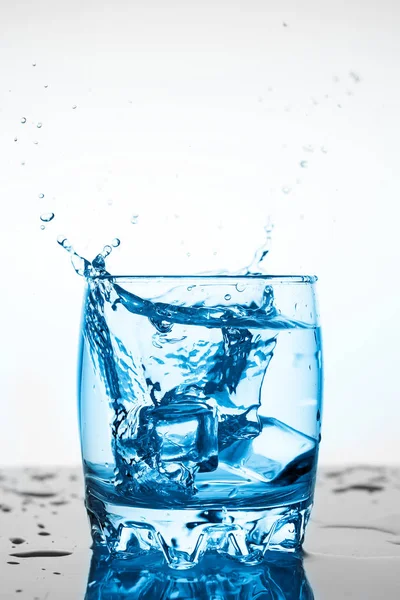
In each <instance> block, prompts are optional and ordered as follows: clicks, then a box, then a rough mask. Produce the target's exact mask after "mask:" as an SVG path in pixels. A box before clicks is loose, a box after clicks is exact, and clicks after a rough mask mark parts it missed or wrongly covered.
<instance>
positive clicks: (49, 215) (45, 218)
mask: <svg viewBox="0 0 400 600" xmlns="http://www.w3.org/2000/svg"><path fill="white" fill-rule="evenodd" d="M53 219H54V213H52V212H48V213H43V214H42V215H40V220H41V221H44V222H45V223H49V222H50V221H52V220H53Z"/></svg>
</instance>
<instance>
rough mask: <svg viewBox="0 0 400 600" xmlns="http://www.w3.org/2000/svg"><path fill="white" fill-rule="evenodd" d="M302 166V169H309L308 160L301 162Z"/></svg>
mask: <svg viewBox="0 0 400 600" xmlns="http://www.w3.org/2000/svg"><path fill="white" fill-rule="evenodd" d="M300 166H301V168H302V169H307V167H308V160H302V161H300Z"/></svg>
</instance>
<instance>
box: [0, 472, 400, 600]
mask: <svg viewBox="0 0 400 600" xmlns="http://www.w3.org/2000/svg"><path fill="white" fill-rule="evenodd" d="M90 544H91V540H90V536H89V528H88V523H87V518H86V512H85V509H84V505H83V480H82V476H81V472H80V470H79V469H56V468H54V469H46V470H43V469H23V470H22V469H21V470H3V471H2V472H1V474H0V551H1V557H2V562H1V576H0V598H7V599H11V598H19V599H21V600H22V599H30V600H64V599H68V600H84V599H86V600H120V599H121V600H125V599H130V600H161V599H162V600H172V599H174V600H175V599H177V600H181V599H182V600H183V599H189V598H199V599H203V598H204V599H209V600H223V599H227V600H253V599H254V600H267V599H270V600H272V599H273V600H281V599H284V600H311V599H312V598H315V599H317V600H319V599H321V600H331V599H332V600H341V599H342V598H354V599H363V600H374V599H380V600H397V599H400V468H395V467H388V468H382V467H372V466H370V467H368V466H364V467H357V466H354V467H348V468H338V469H322V470H320V472H319V479H318V484H317V492H316V499H315V506H314V509H313V513H312V517H311V521H310V523H309V525H308V529H307V534H306V542H305V545H304V552H303V555H302V556H301V557H299V556H295V555H291V554H283V553H277V552H269V553H268V552H267V553H266V560H265V563H264V564H262V565H257V566H254V567H244V566H241V565H238V564H237V563H236V562H233V561H230V560H222V559H221V560H219V559H218V558H216V557H215V556H211V557H209V558H208V559H206V560H205V561H203V563H201V565H200V566H199V567H198V568H196V569H192V570H189V571H185V572H174V571H171V570H170V569H168V568H166V567H165V566H164V565H163V564H162V562H161V561H159V562H158V563H157V562H156V563H154V562H153V561H152V562H149V561H148V560H146V559H142V560H141V561H136V562H135V564H134V565H132V564H129V563H127V562H126V561H115V560H114V561H111V560H110V559H109V557H107V556H104V555H96V556H92V552H91V550H90Z"/></svg>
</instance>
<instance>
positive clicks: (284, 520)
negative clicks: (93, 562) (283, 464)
mask: <svg viewBox="0 0 400 600" xmlns="http://www.w3.org/2000/svg"><path fill="white" fill-rule="evenodd" d="M86 507H87V510H88V514H89V519H90V523H91V529H92V537H93V545H94V547H97V546H105V547H106V548H107V549H108V551H109V552H110V553H111V554H115V555H117V556H118V557H119V558H136V557H138V556H141V555H143V554H148V553H162V555H163V556H164V559H165V561H166V563H167V564H168V566H169V567H171V568H173V569H190V568H191V567H194V566H195V565H197V564H198V562H199V560H200V559H201V558H202V557H203V555H204V554H205V553H209V552H217V553H218V554H221V555H224V556H226V557H229V558H232V559H234V560H236V561H238V562H240V563H242V564H246V565H256V564H259V563H261V562H262V560H263V557H264V555H265V553H266V552H267V551H268V550H275V551H276V550H281V551H285V552H295V551H297V550H299V549H300V548H301V545H302V543H303V539H304V532H305V527H306V525H307V522H308V519H309V516H310V512H311V507H312V501H311V500H310V499H307V500H303V501H302V502H297V503H295V504H291V505H289V506H282V507H273V508H250V509H245V508H240V509H230V508H225V507H220V508H205V509H203V510H202V509H195V510H194V509H173V510H171V509H167V510H161V509H152V508H142V507H140V508H137V507H136V508H135V507H132V506H121V505H117V504H114V503H110V502H104V501H100V500H99V499H98V498H96V497H95V496H93V495H92V494H90V493H89V494H88V495H87V498H86Z"/></svg>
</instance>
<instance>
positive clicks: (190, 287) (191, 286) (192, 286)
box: [186, 285, 195, 292]
mask: <svg viewBox="0 0 400 600" xmlns="http://www.w3.org/2000/svg"><path fill="white" fill-rule="evenodd" d="M194 287H195V286H194V285H189V286H188V287H187V288H186V289H187V291H188V292H191V291H192V289H193V288H194Z"/></svg>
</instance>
